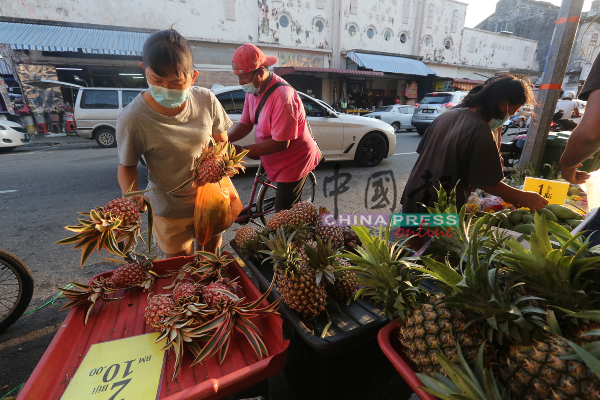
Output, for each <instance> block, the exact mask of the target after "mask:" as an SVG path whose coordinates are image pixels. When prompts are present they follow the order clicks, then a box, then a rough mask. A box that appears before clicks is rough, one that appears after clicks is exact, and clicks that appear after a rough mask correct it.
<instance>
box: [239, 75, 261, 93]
mask: <svg viewBox="0 0 600 400" xmlns="http://www.w3.org/2000/svg"><path fill="white" fill-rule="evenodd" d="M254 78H256V74H254ZM254 78H252V82H250V83H245V84H243V85H242V88H243V89H244V92H246V93H248V94H254V93H256V92H258V88H257V87H256V86H254Z"/></svg>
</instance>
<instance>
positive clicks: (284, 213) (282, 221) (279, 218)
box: [265, 210, 290, 231]
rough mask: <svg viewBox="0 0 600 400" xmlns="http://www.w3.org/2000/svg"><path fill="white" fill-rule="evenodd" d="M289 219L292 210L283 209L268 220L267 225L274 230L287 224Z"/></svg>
mask: <svg viewBox="0 0 600 400" xmlns="http://www.w3.org/2000/svg"><path fill="white" fill-rule="evenodd" d="M289 219H290V210H281V211H279V212H278V213H277V214H275V215H273V216H272V217H271V218H270V219H269V220H268V221H267V224H266V225H265V227H266V228H268V229H270V230H272V231H276V230H277V229H279V228H281V227H283V226H285V225H287V223H288V220H289Z"/></svg>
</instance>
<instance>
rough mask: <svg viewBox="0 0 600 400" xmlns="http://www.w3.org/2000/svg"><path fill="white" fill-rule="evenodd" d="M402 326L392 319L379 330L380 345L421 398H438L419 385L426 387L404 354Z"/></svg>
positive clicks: (428, 399) (427, 399)
mask: <svg viewBox="0 0 600 400" xmlns="http://www.w3.org/2000/svg"><path fill="white" fill-rule="evenodd" d="M399 331H400V327H399V326H398V322H396V321H392V322H390V323H389V324H387V325H386V326H385V327H384V328H383V329H381V330H380V331H379V334H378V335H377V340H378V341H379V347H381V350H382V351H383V353H384V354H385V355H386V357H387V358H388V359H389V360H390V361H391V363H392V364H393V365H394V368H396V371H398V372H399V373H400V375H402V378H404V380H405V381H406V383H408V385H409V386H410V387H411V388H412V390H413V391H414V392H415V393H416V394H417V396H419V398H420V399H421V400H436V398H435V397H433V396H432V395H430V394H428V393H425V392H424V391H422V390H421V389H419V387H425V385H424V384H423V382H421V380H420V379H419V377H417V374H416V373H415V371H414V364H413V363H412V362H411V361H410V360H409V358H408V357H407V356H406V354H404V351H403V349H402V344H400V339H399V338H398V333H399Z"/></svg>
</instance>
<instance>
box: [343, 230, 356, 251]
mask: <svg viewBox="0 0 600 400" xmlns="http://www.w3.org/2000/svg"><path fill="white" fill-rule="evenodd" d="M342 234H343V235H344V247H346V248H347V249H354V248H355V247H357V246H359V245H360V241H359V240H358V236H356V232H354V231H353V230H352V227H350V226H342Z"/></svg>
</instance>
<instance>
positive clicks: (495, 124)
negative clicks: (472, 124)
mask: <svg viewBox="0 0 600 400" xmlns="http://www.w3.org/2000/svg"><path fill="white" fill-rule="evenodd" d="M509 118H510V114H509V113H508V103H506V116H505V117H504V119H498V118H494V119H492V120H491V121H490V129H491V130H493V131H494V130H496V129H498V128H500V127H501V126H502V125H504V123H505V122H506V121H508V119H509Z"/></svg>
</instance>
